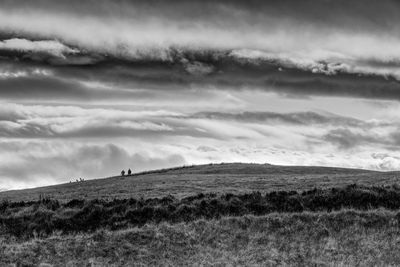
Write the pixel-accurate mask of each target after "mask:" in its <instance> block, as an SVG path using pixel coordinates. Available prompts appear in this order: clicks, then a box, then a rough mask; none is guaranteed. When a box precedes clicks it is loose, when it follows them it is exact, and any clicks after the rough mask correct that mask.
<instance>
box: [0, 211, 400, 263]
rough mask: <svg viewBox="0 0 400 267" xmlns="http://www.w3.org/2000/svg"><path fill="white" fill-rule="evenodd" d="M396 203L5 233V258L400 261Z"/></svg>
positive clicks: (0, 257)
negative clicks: (27, 236)
mask: <svg viewBox="0 0 400 267" xmlns="http://www.w3.org/2000/svg"><path fill="white" fill-rule="evenodd" d="M397 217H398V216H397V213H396V212H394V211H388V210H382V209H379V210H370V211H356V210H342V211H335V212H330V213H328V212H318V213H313V212H303V213H271V214H269V215H266V216H253V215H245V216H241V217H223V218H219V219H211V220H205V219H200V220H196V221H191V222H182V223H178V224H170V223H166V222H163V223H160V224H153V223H151V224H146V225H144V226H143V227H141V228H137V227H135V228H130V229H125V230H119V231H108V230H97V231H96V232H94V233H81V234H75V235H67V236H63V235H58V234H53V235H52V236H49V237H47V238H44V239H38V238H34V239H31V240H29V241H26V242H22V243H21V242H18V241H16V240H15V239H14V238H12V237H8V238H7V239H3V240H0V246H1V249H0V266H6V265H7V264H16V263H17V264H19V266H21V265H24V264H25V266H38V265H39V264H41V263H47V264H50V266H53V265H54V266H87V265H89V266H90V264H92V266H390V265H391V266H398V265H399V264H400V246H399V242H400V228H399V222H398V219H397Z"/></svg>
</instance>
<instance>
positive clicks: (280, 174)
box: [0, 163, 400, 201]
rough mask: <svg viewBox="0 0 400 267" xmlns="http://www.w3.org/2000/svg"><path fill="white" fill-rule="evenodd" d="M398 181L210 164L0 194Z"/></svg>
mask: <svg viewBox="0 0 400 267" xmlns="http://www.w3.org/2000/svg"><path fill="white" fill-rule="evenodd" d="M399 181H400V174H399V173H398V172H373V171H365V170H356V169H341V168H323V167H296V166H274V165H268V164H264V165H259V164H238V163H235V164H213V165H200V166H192V167H186V168H175V169H167V170H159V171H154V172H149V173H143V174H140V175H133V176H125V177H112V178H107V179H97V180H90V181H85V182H82V183H71V184H69V183H67V184H61V185H56V186H49V187H42V188H35V189H28V190H20V191H8V192H0V200H2V199H8V200H10V201H35V200H38V199H39V196H40V195H46V196H50V197H52V198H55V199H58V200H60V201H68V200H71V199H96V198H102V199H113V198H130V197H134V198H140V197H145V198H153V197H163V196H166V195H169V194H171V195H173V196H175V197H177V198H182V197H186V196H189V195H193V194H198V193H206V192H216V193H234V194H237V193H249V192H252V191H254V190H257V191H264V192H267V191H278V190H284V191H290V190H296V191H298V190H309V189H312V188H314V187H318V188H326V187H337V186H345V185H349V184H354V183H356V184H359V185H367V186H370V185H384V184H394V183H398V182H399Z"/></svg>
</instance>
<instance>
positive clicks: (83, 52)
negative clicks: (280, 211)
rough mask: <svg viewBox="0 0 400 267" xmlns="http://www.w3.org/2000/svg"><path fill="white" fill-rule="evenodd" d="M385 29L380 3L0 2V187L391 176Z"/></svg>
mask: <svg viewBox="0 0 400 267" xmlns="http://www.w3.org/2000/svg"><path fill="white" fill-rule="evenodd" d="M398 25H400V4H399V3H398V1H394V0H382V1H373V0H354V1H351V2H350V1H345V0H335V1H333V0H324V1H320V0H318V1H317V0H304V1H297V0H282V1H269V0H268V1H265V0H248V1H239V0H218V1H212V0H203V1H200V0H185V1H184V0H172V1H159V0H146V1H145V0H133V1H132V0H118V1H111V0H84V1H81V0H79V1H78V0H71V1H68V2H65V1H59V0H37V1H34V2H33V1H28V0H12V1H11V0H0V148H1V149H0V159H1V160H2V161H1V162H3V163H2V164H0V188H20V187H24V186H35V185H45V184H49V183H56V182H61V181H67V180H68V179H70V178H71V177H77V176H83V177H86V178H92V177H99V176H107V175H112V174H116V173H119V171H120V169H121V168H128V167H129V166H131V165H134V168H135V167H136V168H135V170H144V169H154V168H159V167H165V166H172V165H180V164H184V163H193V164H196V163H207V162H221V161H225V162H227V161H244V162H270V163H276V164H297V165H300V164H305V165H326V166H344V167H362V168H370V169H378V170H395V169H397V168H398V167H399V163H400V161H399V159H400V155H399V153H398V152H397V151H398V148H399V145H400V143H399V140H400V138H399V134H398V131H399V127H400V123H399V121H400V117H399V115H398V114H399V111H400V102H399V101H400V31H399V26H398ZM132 162H133V164H132ZM128 165H129V166H128Z"/></svg>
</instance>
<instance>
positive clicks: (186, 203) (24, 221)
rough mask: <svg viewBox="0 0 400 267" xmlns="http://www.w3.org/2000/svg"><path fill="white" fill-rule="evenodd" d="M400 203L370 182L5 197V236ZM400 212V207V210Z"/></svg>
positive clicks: (394, 193) (391, 191)
mask: <svg viewBox="0 0 400 267" xmlns="http://www.w3.org/2000/svg"><path fill="white" fill-rule="evenodd" d="M377 208H386V209H389V210H399V209H400V188H399V187H398V186H396V185H394V186H386V187H381V186H380V187H365V186H357V185H351V186H347V187H345V188H331V189H322V190H321V189H313V190H309V191H303V192H296V191H289V192H287V191H278V192H270V193H266V194H262V193H260V192H253V193H251V194H238V195H234V194H223V195H217V194H211V193H210V194H198V195H194V196H191V197H187V198H184V199H176V198H174V197H172V196H169V197H164V198H153V199H134V198H131V199H125V200H121V199H116V200H113V201H104V200H101V199H100V200H72V201H70V202H67V203H62V202H61V203H60V202H59V201H57V200H53V199H50V198H42V199H41V200H39V201H36V202H7V201H5V202H2V203H0V236H1V235H3V236H5V235H11V236H15V237H17V238H20V239H23V238H31V237H34V236H40V237H46V236H48V235H50V234H52V233H53V232H55V231H61V232H62V233H63V234H72V233H77V232H93V231H95V230H97V229H110V230H119V229H125V228H131V227H135V226H143V225H145V224H149V223H150V224H151V223H161V222H169V223H179V222H189V221H194V220H198V219H202V218H204V219H217V218H220V217H223V216H244V215H266V214H270V213H273V212H302V211H313V212H316V211H333V210H341V209H358V210H368V209H377ZM399 214H400V213H399Z"/></svg>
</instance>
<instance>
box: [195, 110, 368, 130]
mask: <svg viewBox="0 0 400 267" xmlns="http://www.w3.org/2000/svg"><path fill="white" fill-rule="evenodd" d="M193 117H194V118H207V119H217V120H238V121H243V122H259V123H263V122H269V123H274V122H275V123H288V124H299V125H313V124H327V125H346V126H349V127H360V126H365V125H366V124H367V123H365V122H363V121H361V120H358V119H354V118H349V117H343V116H338V115H335V114H319V113H316V112H297V113H277V112H242V113H222V112H202V113H197V114H195V115H194V116H193Z"/></svg>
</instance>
